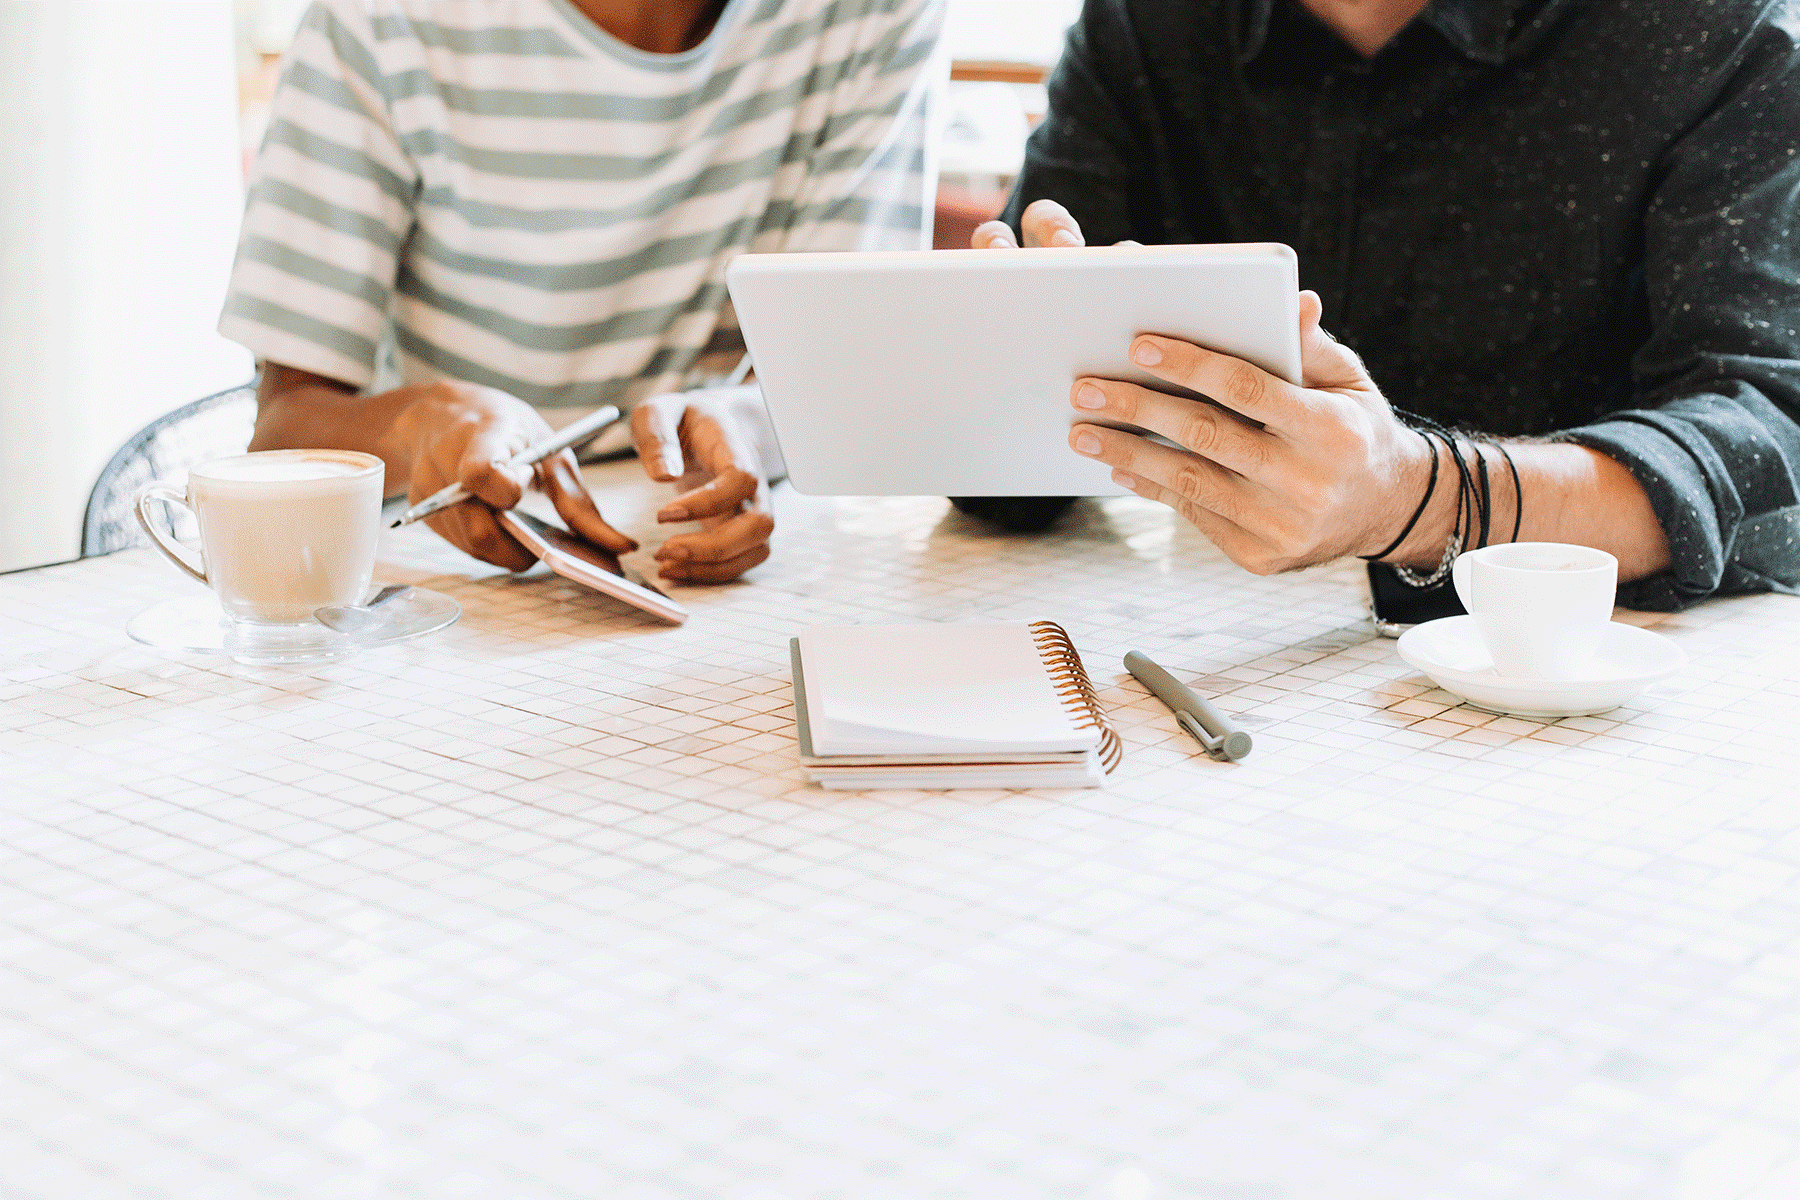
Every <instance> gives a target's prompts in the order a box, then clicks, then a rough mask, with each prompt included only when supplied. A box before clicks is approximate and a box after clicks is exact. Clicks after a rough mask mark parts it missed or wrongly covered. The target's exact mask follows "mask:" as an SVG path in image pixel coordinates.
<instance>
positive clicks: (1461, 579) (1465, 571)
mask: <svg viewBox="0 0 1800 1200" xmlns="http://www.w3.org/2000/svg"><path fill="white" fill-rule="evenodd" d="M1474 570H1475V560H1474V559H1472V558H1470V557H1469V556H1468V555H1467V554H1459V555H1457V556H1456V561H1455V562H1454V563H1451V564H1450V582H1451V583H1452V584H1454V585H1455V586H1456V598H1457V599H1458V600H1461V601H1462V606H1463V608H1464V609H1466V610H1467V611H1469V612H1474V611H1475V579H1474V575H1473V572H1474Z"/></svg>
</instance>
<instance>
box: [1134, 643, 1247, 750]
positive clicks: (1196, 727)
mask: <svg viewBox="0 0 1800 1200" xmlns="http://www.w3.org/2000/svg"><path fill="white" fill-rule="evenodd" d="M1125 669H1126V670H1127V671H1130V672H1131V673H1132V674H1133V675H1135V676H1137V680H1138V682H1139V683H1141V684H1143V685H1144V686H1145V687H1147V688H1149V689H1150V691H1151V692H1152V693H1153V694H1154V695H1155V696H1156V698H1157V699H1158V700H1161V701H1162V702H1163V703H1164V704H1166V705H1168V706H1169V709H1170V710H1171V711H1172V712H1173V713H1174V714H1175V720H1176V721H1177V722H1179V723H1180V725H1181V727H1182V728H1183V729H1185V730H1187V731H1188V732H1189V733H1190V734H1192V735H1193V738H1194V740H1195V741H1196V742H1199V743H1200V745H1201V746H1202V747H1204V748H1205V750H1206V752H1207V754H1209V755H1211V756H1212V757H1213V758H1216V759H1218V760H1219V761H1220V762H1235V761H1236V760H1238V759H1240V758H1242V757H1244V755H1246V754H1248V753H1250V735H1249V734H1247V733H1245V732H1244V731H1243V730H1241V729H1239V728H1238V727H1237V726H1236V725H1233V724H1232V723H1231V721H1230V720H1229V719H1228V718H1227V717H1226V716H1225V714H1224V713H1222V712H1220V711H1219V710H1218V709H1216V708H1214V707H1213V706H1212V705H1210V704H1208V703H1207V702H1206V701H1204V700H1202V699H1201V698H1200V697H1199V696H1196V695H1195V694H1194V692H1193V691H1192V689H1190V688H1189V687H1187V685H1185V684H1183V683H1182V682H1181V681H1180V680H1179V679H1176V678H1175V677H1174V676H1173V675H1171V674H1169V673H1168V672H1167V671H1165V670H1163V669H1162V668H1161V667H1159V666H1157V665H1156V664H1155V663H1153V662H1151V661H1150V660H1149V659H1147V658H1145V657H1144V656H1143V655H1142V654H1139V653H1138V652H1137V651H1136V650H1133V651H1132V652H1131V653H1130V654H1127V655H1126V656H1125Z"/></svg>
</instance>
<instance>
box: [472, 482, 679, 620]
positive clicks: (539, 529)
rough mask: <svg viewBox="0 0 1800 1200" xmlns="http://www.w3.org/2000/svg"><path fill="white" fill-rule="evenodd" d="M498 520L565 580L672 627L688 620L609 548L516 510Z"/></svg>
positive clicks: (654, 587) (665, 597)
mask: <svg viewBox="0 0 1800 1200" xmlns="http://www.w3.org/2000/svg"><path fill="white" fill-rule="evenodd" d="M499 517H500V526H501V528H503V529H505V530H506V532H508V533H510V534H512V535H513V536H514V537H515V538H518V539H519V543H520V544H521V545H522V546H524V547H525V548H526V549H527V550H529V551H531V552H532V553H533V554H535V555H537V556H538V558H540V559H542V560H543V562H544V563H545V565H547V566H548V567H549V568H550V569H551V570H552V571H555V572H556V573H557V574H558V575H561V576H562V577H563V578H565V579H572V580H574V581H575V582H576V583H581V584H586V585H587V586H588V587H591V588H593V589H595V590H596V591H601V592H605V593H606V594H607V595H609V596H612V597H613V598H615V599H618V600H623V601H624V602H625V603H627V604H629V605H631V606H632V607H633V608H638V609H642V610H643V611H644V612H647V613H649V614H650V615H651V616H654V617H660V618H661V619H662V620H664V621H667V622H669V623H670V624H671V625H680V624H681V623H682V622H684V621H686V620H687V619H688V610H687V609H685V608H683V607H682V606H681V605H679V604H677V603H676V602H675V601H673V600H671V599H669V597H667V596H665V595H664V594H663V593H662V592H661V591H659V590H658V589H657V587H656V585H655V584H653V583H651V582H650V581H649V580H648V579H645V578H644V577H643V576H642V575H639V574H638V573H637V572H636V571H633V570H632V569H631V568H630V567H627V566H626V565H625V564H624V563H621V562H620V561H619V556H618V555H616V554H614V553H613V552H612V551H611V550H608V549H606V547H604V546H596V545H595V544H594V543H592V542H590V541H588V540H587V539H585V538H579V537H576V536H575V535H574V534H572V533H570V532H569V531H568V530H566V529H561V528H558V527H557V526H555V525H552V524H550V522H548V521H542V520H539V519H538V518H537V517H534V516H532V515H531V514H530V513H524V512H520V511H518V510H517V509H512V508H509V509H506V510H505V511H503V512H501V513H500V514H499Z"/></svg>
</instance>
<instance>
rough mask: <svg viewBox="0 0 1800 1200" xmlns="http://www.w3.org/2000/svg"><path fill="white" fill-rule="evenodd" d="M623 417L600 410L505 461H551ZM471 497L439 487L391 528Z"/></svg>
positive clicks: (512, 464)
mask: <svg viewBox="0 0 1800 1200" xmlns="http://www.w3.org/2000/svg"><path fill="white" fill-rule="evenodd" d="M620 415H621V414H620V412H619V410H618V408H617V407H616V406H614V405H611V404H608V405H605V406H603V407H601V408H597V409H595V410H594V411H593V412H591V413H589V414H588V415H587V416H585V417H583V418H581V420H579V421H575V422H573V423H571V424H569V425H565V426H563V427H562V428H561V429H559V430H557V431H556V432H555V433H554V434H553V435H551V436H550V437H549V438H548V439H546V440H545V441H541V442H538V443H537V444H536V445H532V446H527V447H526V448H525V449H523V450H521V451H519V452H518V453H517V454H515V455H513V456H512V457H511V458H509V459H507V460H506V465H507V466H509V467H529V466H533V465H535V464H537V463H540V462H542V461H544V460H545V459H546V458H549V457H550V456H551V455H552V454H559V453H561V452H562V451H564V450H567V449H568V448H569V447H570V446H575V445H579V444H580V443H582V442H585V441H587V440H588V439H589V438H591V437H593V436H594V435H595V434H597V433H599V432H600V431H601V430H602V429H605V428H606V427H607V426H608V425H611V424H612V423H613V422H614V421H617V420H618V419H619V417H620ZM468 498H469V491H468V489H467V488H465V487H463V485H462V484H460V483H453V484H451V485H449V486H448V487H442V488H439V489H438V490H437V491H435V492H433V493H431V495H429V496H427V497H425V498H424V499H423V500H421V501H419V502H418V503H417V504H415V505H413V506H412V507H411V508H409V509H407V510H406V511H405V512H403V513H401V514H400V516H399V517H398V518H397V519H396V520H395V521H394V522H393V523H392V524H390V525H389V526H388V528H389V529H398V528H400V527H401V526H402V525H411V524H412V523H413V522H414V521H417V520H419V519H421V518H423V517H429V516H430V515H431V514H432V513H435V512H441V511H442V510H444V509H446V508H449V507H450V506H451V505H452V504H461V503H462V502H463V501H464V500H467V499H468Z"/></svg>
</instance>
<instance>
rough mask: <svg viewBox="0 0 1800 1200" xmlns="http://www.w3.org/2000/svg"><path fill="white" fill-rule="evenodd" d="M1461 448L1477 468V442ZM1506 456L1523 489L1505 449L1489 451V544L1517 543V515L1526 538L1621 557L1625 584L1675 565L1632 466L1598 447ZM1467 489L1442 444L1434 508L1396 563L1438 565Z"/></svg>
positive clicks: (1423, 478) (1513, 450) (1422, 479)
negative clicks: (1570, 544)
mask: <svg viewBox="0 0 1800 1200" xmlns="http://www.w3.org/2000/svg"><path fill="white" fill-rule="evenodd" d="M1458 446H1459V447H1460V449H1461V450H1462V454H1463V459H1464V461H1465V462H1467V463H1469V465H1470V468H1471V470H1473V469H1474V465H1475V464H1474V458H1473V456H1472V451H1471V448H1470V446H1469V443H1468V442H1467V441H1459V442H1458ZM1506 452H1507V453H1508V454H1510V455H1511V456H1512V460H1513V463H1514V465H1515V466H1517V467H1518V470H1519V486H1518V487H1517V488H1516V489H1515V488H1514V486H1513V479H1512V472H1511V471H1510V470H1509V469H1508V468H1507V465H1506V460H1505V459H1503V458H1502V457H1501V456H1500V453H1499V451H1498V450H1496V449H1495V448H1494V447H1493V446H1491V445H1490V446H1488V447H1487V448H1486V451H1485V453H1486V458H1487V476H1488V485H1489V491H1490V495H1491V497H1492V499H1491V501H1490V504H1489V525H1488V541H1489V542H1504V541H1508V540H1510V539H1511V538H1512V532H1513V522H1514V519H1515V516H1516V517H1517V518H1518V525H1519V540H1520V541H1522V542H1573V543H1575V544H1577V545H1582V546H1592V547H1594V548H1596V549H1599V550H1605V551H1607V552H1608V553H1610V554H1612V555H1613V556H1614V557H1615V558H1617V559H1618V560H1619V578H1620V580H1621V581H1624V580H1632V579H1642V578H1643V577H1644V576H1646V575H1654V574H1655V573H1656V572H1658V571H1661V570H1664V569H1666V568H1667V567H1668V566H1669V542H1668V538H1667V537H1666V536H1665V535H1664V533H1663V528H1662V525H1661V524H1660V523H1659V522H1658V521H1657V519H1656V513H1655V511H1654V510H1653V509H1652V508H1651V506H1650V497H1649V496H1648V495H1647V494H1646V493H1645V492H1644V489H1643V487H1642V486H1641V485H1640V484H1639V483H1638V481H1637V480H1636V479H1635V478H1634V477H1633V476H1632V474H1631V472H1630V471H1628V470H1626V469H1625V467H1624V466H1622V465H1621V464H1619V463H1618V462H1615V461H1614V460H1613V459H1610V458H1608V457H1607V456H1606V455H1604V454H1601V453H1600V452H1599V451H1598V450H1591V449H1589V448H1588V447H1586V446H1577V445H1573V444H1570V443H1565V442H1508V443H1506ZM1428 478H1429V471H1428V470H1427V471H1425V472H1423V473H1420V474H1418V477H1417V479H1416V480H1414V481H1413V482H1414V483H1415V484H1416V487H1417V491H1416V492H1415V493H1413V494H1414V495H1415V496H1422V495H1424V493H1425V488H1426V482H1427V479H1428ZM1460 487H1461V481H1460V478H1459V476H1458V473H1457V470H1456V464H1455V462H1454V461H1453V460H1452V459H1451V457H1450V455H1449V454H1448V453H1447V452H1446V451H1445V449H1444V447H1443V445H1442V443H1441V442H1440V443H1439V446H1438V481H1437V488H1436V490H1435V492H1434V493H1433V494H1432V499H1431V503H1430V504H1429V505H1428V506H1427V508H1426V510H1425V513H1424V514H1423V515H1422V516H1421V517H1420V518H1419V524H1418V526H1417V527H1416V528H1415V529H1414V530H1413V532H1412V533H1411V534H1410V535H1409V536H1408V537H1407V539H1406V541H1405V543H1404V544H1403V545H1402V546H1401V547H1400V549H1399V550H1398V551H1396V552H1395V553H1393V554H1390V555H1389V556H1388V561H1390V562H1396V563H1400V564H1403V565H1405V566H1408V567H1412V568H1414V569H1418V570H1426V571H1429V570H1431V569H1433V568H1434V567H1436V566H1437V564H1438V562H1439V561H1440V559H1441V558H1442V557H1443V553H1444V546H1445V544H1446V543H1447V542H1448V541H1449V539H1450V535H1451V532H1452V531H1453V529H1454V528H1455V527H1456V520H1457V495H1458V492H1459V490H1460ZM1413 503H1415V504H1416V503H1417V500H1416V499H1415V500H1414V501H1413Z"/></svg>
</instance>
